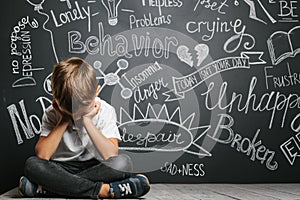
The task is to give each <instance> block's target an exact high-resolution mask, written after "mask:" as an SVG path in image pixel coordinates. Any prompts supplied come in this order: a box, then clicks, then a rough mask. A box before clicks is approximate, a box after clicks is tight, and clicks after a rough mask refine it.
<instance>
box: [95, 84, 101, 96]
mask: <svg viewBox="0 0 300 200" xmlns="http://www.w3.org/2000/svg"><path fill="white" fill-rule="evenodd" d="M100 88H101V87H100V85H98V86H97V89H96V96H98V95H99V93H100Z"/></svg>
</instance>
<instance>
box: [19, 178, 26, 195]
mask: <svg viewBox="0 0 300 200" xmlns="http://www.w3.org/2000/svg"><path fill="white" fill-rule="evenodd" d="M23 178H24V177H23V176H22V177H21V178H20V180H19V186H18V193H19V195H20V196H21V197H25V195H24V194H23V193H22V192H21V190H20V188H21V187H22V180H23Z"/></svg>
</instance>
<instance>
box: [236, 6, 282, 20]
mask: <svg viewBox="0 0 300 200" xmlns="http://www.w3.org/2000/svg"><path fill="white" fill-rule="evenodd" d="M243 1H244V2H245V3H246V4H247V5H248V6H249V18H250V19H253V20H256V21H258V22H261V23H264V24H267V22H265V21H264V20H262V19H260V18H258V17H257V12H256V8H255V1H253V0H243ZM257 2H258V5H259V6H260V7H261V9H262V10H263V12H264V13H265V14H266V15H267V17H268V18H269V20H270V21H271V22H272V23H273V24H274V23H276V22H277V21H276V20H275V19H274V18H273V17H272V16H271V14H270V13H269V12H268V11H267V9H266V8H265V7H264V5H263V4H262V3H261V1H260V0H257ZM235 5H236V6H238V5H239V1H238V0H235Z"/></svg>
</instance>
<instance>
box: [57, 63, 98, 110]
mask: <svg viewBox="0 0 300 200" xmlns="http://www.w3.org/2000/svg"><path fill="white" fill-rule="evenodd" d="M97 85H98V81H97V79H96V72H95V71H94V69H93V68H92V66H90V65H89V64H88V63H87V62H86V61H84V60H83V59H81V58H77V57H72V58H68V59H65V60H62V61H60V62H59V63H57V64H56V65H54V69H53V73H52V80H51V87H52V94H53V97H54V99H55V100H56V102H57V103H58V104H59V105H60V106H61V107H62V108H64V109H66V110H67V111H69V112H71V113H72V111H73V110H74V111H76V110H77V109H78V107H79V106H82V105H89V104H90V103H91V102H92V101H93V99H94V98H95V94H96V89H97Z"/></svg>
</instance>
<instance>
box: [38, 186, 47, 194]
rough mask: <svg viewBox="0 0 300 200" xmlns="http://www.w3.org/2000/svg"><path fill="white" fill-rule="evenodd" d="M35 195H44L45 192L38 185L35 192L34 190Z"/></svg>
mask: <svg viewBox="0 0 300 200" xmlns="http://www.w3.org/2000/svg"><path fill="white" fill-rule="evenodd" d="M36 193H37V194H45V193H46V191H45V190H43V188H42V186H40V185H38V188H37V190H36Z"/></svg>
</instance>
